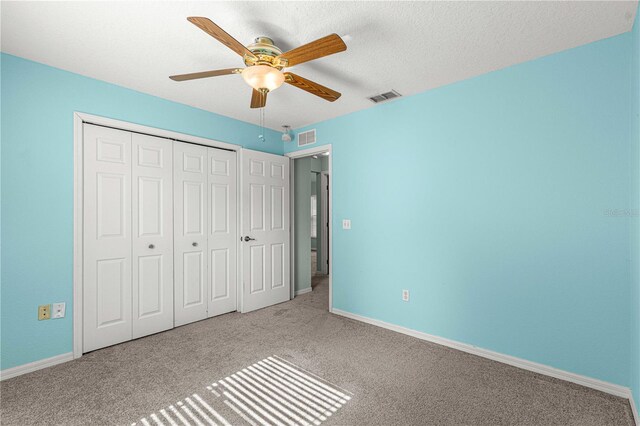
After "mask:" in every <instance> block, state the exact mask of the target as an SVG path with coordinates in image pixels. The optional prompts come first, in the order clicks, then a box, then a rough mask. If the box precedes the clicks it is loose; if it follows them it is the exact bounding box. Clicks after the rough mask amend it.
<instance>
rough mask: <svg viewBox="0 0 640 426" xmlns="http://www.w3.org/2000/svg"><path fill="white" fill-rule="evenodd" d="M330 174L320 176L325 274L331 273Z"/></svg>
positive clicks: (321, 234)
mask: <svg viewBox="0 0 640 426" xmlns="http://www.w3.org/2000/svg"><path fill="white" fill-rule="evenodd" d="M329 179H330V178H329V173H327V172H322V173H321V174H320V189H321V191H320V207H322V213H321V214H320V215H319V217H320V218H321V219H322V223H321V224H320V238H321V241H322V243H320V250H321V253H320V254H321V256H320V259H321V261H322V263H321V265H320V270H321V271H322V273H323V274H325V275H327V274H328V273H329V207H330V206H329Z"/></svg>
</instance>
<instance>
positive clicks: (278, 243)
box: [241, 149, 291, 312]
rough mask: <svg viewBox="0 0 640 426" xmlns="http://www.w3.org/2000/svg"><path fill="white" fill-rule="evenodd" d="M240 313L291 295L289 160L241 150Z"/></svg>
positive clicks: (262, 306) (281, 300)
mask: <svg viewBox="0 0 640 426" xmlns="http://www.w3.org/2000/svg"><path fill="white" fill-rule="evenodd" d="M242 235H243V242H242V243H241V244H242V280H243V286H244V289H243V302H242V312H249V311H253V310H255V309H260V308H264V307H266V306H270V305H274V304H276V303H281V302H284V301H287V300H289V299H290V288H291V281H290V273H289V256H290V254H289V159H288V158H287V157H282V156H279V155H273V154H267V153H264V152H258V151H251V150H247V149H245V150H243V152H242Z"/></svg>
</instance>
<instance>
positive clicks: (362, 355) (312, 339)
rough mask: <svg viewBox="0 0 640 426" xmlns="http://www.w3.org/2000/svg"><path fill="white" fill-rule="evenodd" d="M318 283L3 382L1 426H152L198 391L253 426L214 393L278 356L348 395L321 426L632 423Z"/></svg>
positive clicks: (601, 399) (621, 412)
mask: <svg viewBox="0 0 640 426" xmlns="http://www.w3.org/2000/svg"><path fill="white" fill-rule="evenodd" d="M319 279H320V280H321V281H322V282H320V283H318V285H316V286H315V288H314V291H313V292H311V293H307V294H304V295H302V296H299V297H297V298H296V299H294V300H293V301H290V302H286V303H282V304H280V305H276V306H272V307H270V308H266V309H263V310H260V311H257V312H252V313H249V314H244V315H241V314H237V313H232V314H227V315H223V316H220V317H217V318H212V319H208V320H205V321H200V322H197V323H194V324H190V325H186V326H183V327H179V328H176V329H173V330H170V331H167V332H164V333H159V334H156V335H153V336H149V337H146V338H143V339H139V340H135V341H132V342H128V343H124V344H121V345H116V346H113V347H110V348H105V349H102V350H99V351H95V352H92V353H90V354H86V355H85V356H83V357H82V358H80V359H79V360H76V361H72V362H68V363H65V364H61V365H57V366H54V367H51V368H48V369H45V370H40V371H36V372H34V373H31V374H27V375H24V376H20V377H16V378H13V379H9V380H6V381H3V382H2V384H1V391H2V393H1V398H2V399H1V408H0V415H1V422H2V424H3V425H35V424H39V425H109V424H123V425H131V424H132V423H134V422H138V423H137V425H140V424H144V423H140V422H141V419H143V418H145V419H147V421H148V423H149V424H152V425H153V424H157V423H155V420H153V418H152V417H150V416H151V414H153V413H156V416H157V415H158V414H161V412H160V411H159V410H162V409H165V408H166V407H168V406H169V405H172V404H178V402H181V403H182V401H186V402H184V403H183V404H186V403H188V402H189V401H187V398H190V400H191V401H192V402H195V399H194V398H195V396H194V394H197V395H198V396H201V397H202V398H203V399H204V397H205V395H207V401H213V402H211V404H214V405H211V406H212V407H213V408H215V411H216V412H217V413H219V414H220V415H221V416H222V417H224V418H225V419H227V420H228V421H229V422H230V423H231V424H238V425H245V424H248V423H247V422H246V420H244V419H243V418H242V417H241V416H240V415H238V414H237V413H236V412H235V411H234V410H233V409H232V408H230V407H229V406H228V405H226V404H224V403H221V400H220V401H218V402H215V401H216V399H215V397H213V398H214V400H212V399H211V398H212V397H211V392H210V390H209V389H207V386H209V387H212V385H213V384H214V383H228V380H227V378H228V377H230V376H231V377H233V375H234V374H236V373H237V372H239V371H242V370H243V369H245V368H247V367H249V366H252V365H255V364H256V363H259V362H261V361H263V360H265V359H269V357H272V358H273V357H274V356H275V357H277V359H280V360H282V362H285V363H286V362H288V363H292V364H293V365H296V366H298V367H300V368H301V369H304V370H303V371H305V372H308V373H309V374H314V375H315V376H313V377H318V378H321V380H323V381H326V383H331V384H332V386H335V388H339V389H344V390H346V391H349V392H351V394H350V395H351V399H350V400H349V401H348V402H347V403H346V404H344V405H343V406H341V408H340V409H339V410H337V411H336V412H335V413H333V415H332V416H330V417H327V418H326V420H325V421H323V422H322V425H323V426H324V425H341V426H342V425H394V426H395V425H581V426H586V425H632V424H633V421H632V414H631V410H630V407H629V405H628V402H627V401H626V400H624V399H622V398H617V397H613V396H611V395H607V394H604V393H601V392H598V391H594V390H591V389H587V388H584V387H581V386H578V385H574V384H571V383H567V382H563V381H560V380H556V379H553V378H549V377H545V376H541V375H539V374H535V373H531V372H528V371H524V370H520V369H517V368H514V367H510V366H507V365H504V364H500V363H497V362H494V361H490V360H487V359H483V358H480V357H476V356H473V355H469V354H466V353H463V352H459V351H456V350H453V349H448V348H445V347H442V346H438V345H435V344H432V343H428V342H424V341H421V340H418V339H415V338H412V337H409V336H405V335H402V334H398V333H394V332H392V331H388V330H384V329H381V328H377V327H374V326H371V325H368V324H363V323H360V322H357V321H353V320H349V319H345V318H342V317H339V316H336V315H332V314H329V313H328V312H327V305H328V301H327V297H328V288H327V278H326V276H320V278H319ZM221 381H222V382H221ZM207 392H209V393H207ZM221 398H222V397H221ZM173 406H174V408H176V407H180V408H176V409H181V410H182V411H183V413H186V411H184V409H182V408H181V406H179V405H173ZM200 407H202V405H200ZM192 411H193V410H192ZM271 414H272V415H274V413H271ZM159 420H160V421H162V418H159ZM269 423H271V422H269ZM293 423H296V422H293ZM164 424H167V425H168V424H169V423H168V422H164ZM218 424H220V423H218Z"/></svg>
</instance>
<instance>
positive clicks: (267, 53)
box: [244, 36, 287, 70]
mask: <svg viewBox="0 0 640 426" xmlns="http://www.w3.org/2000/svg"><path fill="white" fill-rule="evenodd" d="M247 49H249V51H250V52H251V53H253V54H254V55H255V57H250V56H248V55H245V56H244V63H245V64H246V65H247V66H248V67H250V66H253V65H268V66H271V67H274V68H277V69H279V70H282V69H283V68H284V67H285V66H287V61H286V60H285V59H281V58H278V56H280V55H282V50H280V49H279V48H278V46H276V45H275V44H273V40H272V39H270V38H269V37H264V36H260V37H256V39H255V40H254V42H253V43H251V44H250V45H248V46H247Z"/></svg>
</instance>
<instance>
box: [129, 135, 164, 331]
mask: <svg viewBox="0 0 640 426" xmlns="http://www.w3.org/2000/svg"><path fill="white" fill-rule="evenodd" d="M132 139H133V141H132V142H133V153H132V154H133V180H132V182H133V185H132V199H133V203H132V206H131V210H132V216H133V222H132V229H133V265H132V266H133V280H132V287H133V293H132V294H133V338H134V339H136V338H138V337H142V336H146V335H148V334H152V333H157V332H159V331H163V330H168V329H170V328H172V327H173V142H172V141H171V140H169V139H164V138H157V137H153V136H148V135H141V134H136V133H134V134H133V136H132Z"/></svg>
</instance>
